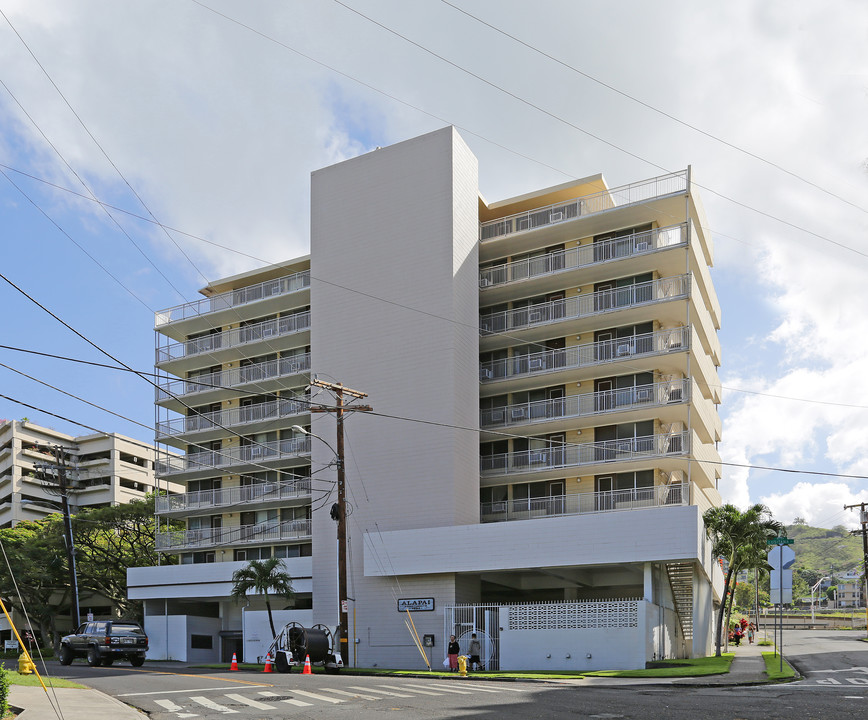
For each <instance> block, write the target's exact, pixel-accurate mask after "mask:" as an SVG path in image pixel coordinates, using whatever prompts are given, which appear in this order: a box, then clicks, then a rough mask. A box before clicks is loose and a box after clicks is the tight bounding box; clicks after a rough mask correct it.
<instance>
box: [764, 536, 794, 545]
mask: <svg viewBox="0 0 868 720" xmlns="http://www.w3.org/2000/svg"><path fill="white" fill-rule="evenodd" d="M794 542H795V540H793V539H792V538H785V537H773V538H769V539H768V540H766V545H792V544H793V543H794Z"/></svg>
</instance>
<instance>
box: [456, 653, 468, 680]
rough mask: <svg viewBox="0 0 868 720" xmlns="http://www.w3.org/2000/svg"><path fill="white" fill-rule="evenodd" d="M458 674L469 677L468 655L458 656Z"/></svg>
mask: <svg viewBox="0 0 868 720" xmlns="http://www.w3.org/2000/svg"><path fill="white" fill-rule="evenodd" d="M458 674H459V675H460V676H461V677H467V655H459V656H458Z"/></svg>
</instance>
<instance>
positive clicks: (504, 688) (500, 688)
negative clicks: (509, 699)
mask: <svg viewBox="0 0 868 720" xmlns="http://www.w3.org/2000/svg"><path fill="white" fill-rule="evenodd" d="M478 683H479V681H472V682H469V683H467V685H465V687H467V688H469V689H470V690H475V691H477V692H517V693H523V692H527V691H526V690H524V689H522V688H514V687H509V686H508V685H498V686H497V690H493V689H489V688H481V687H476V685H477V684H478ZM431 684H432V685H434V686H435V687H451V685H449V684H447V683H437V682H432V683H431Z"/></svg>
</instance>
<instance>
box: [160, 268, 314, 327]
mask: <svg viewBox="0 0 868 720" xmlns="http://www.w3.org/2000/svg"><path fill="white" fill-rule="evenodd" d="M308 287H310V270H304V271H303V272H299V273H295V274H293V275H286V276H284V277H281V278H276V279H275V280H267V281H266V282H262V283H257V284H256V285H250V286H248V287H244V288H240V289H238V290H230V291H229V292H225V293H220V294H219V295H212V296H211V297H209V298H204V299H203V300H196V301H194V302H191V303H186V304H184V305H176V306H175V307H172V308H169V309H168V310H162V311H160V312H158V313H156V316H155V319H154V325H155V327H157V328H159V327H162V326H163V325H168V324H169V323H173V322H178V321H180V320H186V319H188V318H191V317H199V316H201V315H207V314H209V313H213V312H217V311H218V310H226V309H228V308H233V307H238V306H239V305H247V304H248V303H252V302H256V301H257V300H262V299H265V298H271V297H276V296H278V295H288V294H289V293H294V292H298V291H299V290H303V289H304V288H308Z"/></svg>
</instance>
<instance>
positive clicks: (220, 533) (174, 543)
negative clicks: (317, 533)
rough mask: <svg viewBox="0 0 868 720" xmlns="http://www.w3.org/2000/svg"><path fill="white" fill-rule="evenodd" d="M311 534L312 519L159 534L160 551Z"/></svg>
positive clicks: (284, 538) (274, 540)
mask: <svg viewBox="0 0 868 720" xmlns="http://www.w3.org/2000/svg"><path fill="white" fill-rule="evenodd" d="M310 536H311V525H310V520H287V521H285V522H277V521H275V522H264V523H258V524H257V525H241V526H236V527H219V528H203V529H200V530H178V531H175V532H167V533H157V543H156V544H157V550H184V549H190V548H211V547H215V546H218V545H244V544H247V543H260V544H261V543H266V542H283V541H286V540H304V539H307V538H310Z"/></svg>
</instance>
